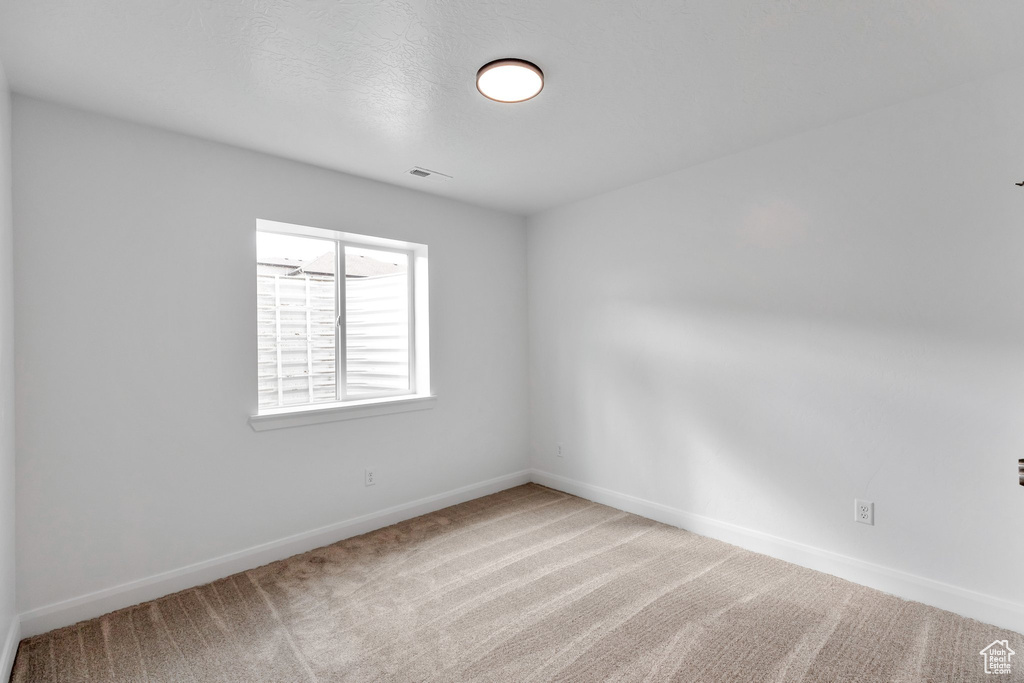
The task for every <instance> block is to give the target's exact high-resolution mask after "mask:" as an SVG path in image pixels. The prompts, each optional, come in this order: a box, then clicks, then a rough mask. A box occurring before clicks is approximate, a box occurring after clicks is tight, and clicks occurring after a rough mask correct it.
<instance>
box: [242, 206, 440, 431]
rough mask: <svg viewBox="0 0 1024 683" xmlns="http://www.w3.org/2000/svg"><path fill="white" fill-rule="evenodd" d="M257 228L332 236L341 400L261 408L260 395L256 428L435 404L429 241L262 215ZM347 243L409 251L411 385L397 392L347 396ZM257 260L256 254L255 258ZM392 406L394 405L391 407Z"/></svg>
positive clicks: (254, 418)
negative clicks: (429, 303)
mask: <svg viewBox="0 0 1024 683" xmlns="http://www.w3.org/2000/svg"><path fill="white" fill-rule="evenodd" d="M256 231H257V232H271V233H276V234H283V235H294V236H298V237H310V238H314V239H323V240H329V241H331V242H334V243H335V244H336V247H335V272H336V273H338V274H339V275H341V277H337V285H336V287H337V289H336V296H337V297H338V298H337V300H336V302H335V320H336V325H337V331H336V333H335V380H336V394H335V395H336V397H337V398H338V400H336V401H324V402H321V403H304V404H299V405H294V406H277V407H272V408H262V409H261V408H260V407H259V398H258V396H257V398H256V410H255V412H254V413H253V414H252V415H251V416H250V418H249V423H250V425H251V426H252V428H253V429H255V430H257V431H262V430H263V429H274V428H277V427H291V426H297V425H300V424H314V423H318V422H326V421H331V420H348V419H352V418H355V417H369V416H371V415H381V414H386V413H391V412H406V411H409V410H423V409H426V408H431V407H433V401H434V396H433V395H432V394H431V393H430V333H429V317H428V301H429V291H428V276H427V246H426V245H424V244H417V243H415V242H407V241H403V240H394V239H389V238H385V237H376V236H372V235H362V234H357V233H351V232H342V231H339V230H328V229H325V228H314V227H310V226H305V225H296V224H292V223H282V222H279V221H270V220H264V219H257V221H256ZM346 247H354V248H357V249H374V250H380V251H389V252H393V253H401V254H406V255H407V257H408V259H409V261H408V268H409V270H408V278H407V279H408V288H409V347H410V348H409V389H408V390H396V391H393V392H375V393H373V394H360V395H359V396H358V397H357V398H352V399H346V398H345V392H346V389H347V384H348V381H347V368H346V365H347V361H348V353H347V351H345V352H344V353H343V352H342V351H343V350H345V348H346V345H347V315H346V314H347V311H346V307H345V305H344V304H345V301H346V290H345V286H346V282H345V280H346V278H345V277H344V272H345V271H344V254H345V248H346ZM253 261H254V262H255V258H254V259H253ZM389 406H390V409H388V408H389Z"/></svg>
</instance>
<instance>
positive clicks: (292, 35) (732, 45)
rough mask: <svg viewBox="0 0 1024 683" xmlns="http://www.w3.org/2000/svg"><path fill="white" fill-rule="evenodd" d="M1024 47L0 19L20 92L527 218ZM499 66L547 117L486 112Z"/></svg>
mask: <svg viewBox="0 0 1024 683" xmlns="http://www.w3.org/2000/svg"><path fill="white" fill-rule="evenodd" d="M1022 35H1024V2H1020V0H985V2H978V0H964V1H951V0H901V1H900V2H893V0H859V1H856V2H851V1H845V0H842V1H841V0H833V1H825V0H804V1H797V0H742V1H741V0H671V1H662V0H649V1H646V2H640V1H638V0H633V1H629V0H407V1H399V0H378V1H374V0H359V1H356V0H145V1H143V2H140V1H139V0H0V60H2V61H3V64H4V66H5V68H6V70H7V72H8V77H9V80H10V81H11V85H12V87H13V88H14V89H15V90H16V91H18V92H22V93H25V94H29V95H34V96H38V97H41V98H45V99H50V100H55V101H58V102H64V103H68V104H72V105H76V106H80V107H83V108H86V109H91V110H96V111H100V112H105V113H110V114H113V115H116V116H121V117H125V118H129V119H134V120H138V121H142V122H146V123H151V124H155V125H158V126H162V127H166V128H170V129H174V130H180V131H184V132H187V133H191V134H194V135H199V136H202V137H207V138H211V139H216V140H221V141H225V142H229V143H233V144H237V145H241V146H244V147H249V148H252V149H257V150H261V151H266V152H270V153H273V154H277V155H280V156H284V157H289V158H293V159H298V160H301V161H306V162H310V163H313V164H317V165H321V166H325V167H329V168H334V169H338V170H342V171H347V172H350V173H355V174H358V175H362V176H367V177H370V178H375V179H378V180H383V181H386V182H390V183H396V184H400V185H406V186H409V187H415V188H419V189H423V190H425V191H428V192H436V193H437V194H443V195H447V196H451V197H455V198H458V199H462V200H465V201H469V202H472V203H476V204H481V205H485V206H491V207H495V208H501V209H506V210H509V211H513V212H517V213H527V214H528V213H533V212H536V211H538V210H541V209H544V208H547V207H551V206H554V205H558V204H562V203H565V202H569V201H572V200H575V199H579V198H582V197H585V196H589V195H592V194H596V193H598V192H601V191H605V190H608V189H612V188H615V187H620V186H623V185H627V184H630V183H633V182H637V181H640V180H643V179H645V178H649V177H652V176H656V175H659V174H662V173H665V172H668V171H670V170H674V169H677V168H681V167H683V166H687V165H691V164H694V163H698V162H700V161H705V160H708V159H710V158H714V157H717V156H721V155H724V154H728V153H730V152H733V151H737V150H739V149H743V148H745V147H750V146H753V145H756V144H759V143H762V142H766V141H769V140H772V139H777V138H779V137H782V136H785V135H788V134H791V133H794V132H798V131H801V130H806V129H808V128H812V127H815V126H820V125H823V124H826V123H829V122H831V121H835V120H838V119H841V118H846V117H848V116H851V115H854V114H857V113H860V112H863V111H867V110H870V109H874V108H877V107H880V106H884V105H887V104H892V103H895V102H898V101H900V100H904V99H907V98H910V97H913V96H916V95H921V94H924V93H927V92H930V91H934V90H936V89H940V88H943V87H948V86H952V85H955V84H957V83H961V82H964V81H966V80H970V79H972V78H977V77H980V76H984V75H987V74H989V73H994V72H996V71H1000V70H1004V69H1007V68H1011V67H1014V66H1017V65H1019V64H1020V63H1021V61H1022V59H1024V39H1022V38H1021V36H1022ZM507 56H515V57H523V58H525V59H529V60H530V61H533V62H535V63H536V64H538V65H540V66H541V68H543V69H544V71H545V72H546V75H547V83H546V87H545V89H544V92H543V93H541V95H540V96H539V97H537V98H536V99H534V100H531V101H529V102H526V103H522V104H517V105H502V104H497V103H495V102H491V101H489V100H486V99H484V98H483V97H481V96H480V95H479V94H478V93H477V91H476V89H475V85H474V75H475V73H476V70H477V68H478V67H479V66H480V65H482V64H484V63H486V62H489V61H491V60H492V59H496V58H500V57H507ZM414 165H416V166H423V167H426V168H430V169H435V170H438V171H441V172H443V173H446V174H449V175H452V176H454V179H453V180H450V181H448V182H444V183H442V182H432V181H430V180H421V179H417V178H414V177H411V176H407V175H404V172H405V171H406V170H407V169H409V168H410V167H412V166H414Z"/></svg>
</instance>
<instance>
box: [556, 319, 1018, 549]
mask: <svg viewBox="0 0 1024 683" xmlns="http://www.w3.org/2000/svg"><path fill="white" fill-rule="evenodd" d="M720 310H721V309H719V310H718V312H715V313H710V312H706V311H702V310H699V309H686V308H681V307H676V306H665V307H658V306H652V305H650V304H634V303H631V302H629V301H626V300H621V299H620V300H617V301H613V302H611V303H609V304H608V305H607V307H605V308H604V309H603V310H602V311H601V312H600V313H599V314H597V315H592V316H589V317H588V319H586V320H584V324H583V325H582V326H581V328H580V330H579V333H580V334H581V335H586V339H587V343H586V344H580V345H579V348H580V349H582V350H581V352H580V354H579V356H578V357H577V359H576V362H575V363H574V364H575V365H576V367H575V368H574V373H575V374H576V375H577V377H578V378H579V380H580V381H579V383H578V384H575V386H578V387H580V392H579V395H578V396H576V397H575V402H574V403H575V406H576V407H575V412H576V414H575V416H574V417H573V418H572V419H574V420H576V421H578V424H577V429H575V430H573V431H574V432H575V433H576V434H578V435H580V437H581V441H580V443H579V447H581V448H582V452H584V453H586V454H587V456H586V458H582V459H580V461H578V462H576V463H573V465H574V466H576V467H578V469H577V470H576V474H575V476H578V477H579V478H581V479H583V480H585V481H589V482H592V483H598V484H600V483H602V482H604V485H612V484H614V485H612V488H615V489H616V490H619V491H622V492H625V493H629V494H632V495H636V496H639V497H641V498H645V499H648V500H653V501H656V502H661V503H664V504H668V505H671V506H673V507H677V508H681V509H684V510H687V511H690V512H694V513H697V514H702V515H707V516H709V517H713V518H715V519H718V520H722V521H728V522H733V523H736V524H740V525H742V526H745V527H749V528H754V529H758V530H760V531H764V532H767V533H771V534H776V535H779V536H782V537H784V538H793V539H799V540H801V541H803V542H806V543H810V544H812V545H816V546H818V547H823V548H827V549H831V550H835V551H837V552H844V553H849V554H854V555H856V556H858V557H865V558H869V557H870V556H871V553H870V546H871V544H882V545H892V546H893V547H892V549H891V551H890V552H887V553H886V555H885V557H894V556H895V557H899V556H901V555H900V553H901V552H907V553H911V554H919V553H918V550H919V549H920V548H922V547H927V546H928V545H931V546H933V547H942V546H946V547H948V546H949V545H950V544H956V547H958V548H960V552H962V553H968V554H969V553H971V552H972V551H973V552H977V553H982V554H983V553H985V552H986V551H987V552H991V548H992V547H993V545H995V546H998V545H999V544H1000V543H1001V542H1002V539H1004V538H1005V536H1004V535H1003V534H1004V533H1005V532H1006V531H1007V530H1006V528H1005V526H1004V527H1003V528H1002V531H999V532H998V534H996V532H995V531H987V529H989V528H991V527H992V526H993V525H992V524H991V522H992V520H993V518H996V519H1002V518H1003V517H1005V516H1007V515H1008V513H1009V512H1010V510H1009V506H1010V505H1011V504H1012V503H1014V502H1019V501H1017V499H1016V498H1012V499H1010V498H1008V497H1007V496H1012V495H1014V494H1017V497H1018V498H1019V487H1017V486H1016V477H1015V474H1016V461H1017V458H1018V457H1019V455H1018V451H1019V450H1020V447H1021V444H1020V436H1019V434H1018V433H1017V432H1018V431H1019V430H1018V429H1016V428H1015V425H1017V424H1018V423H1019V419H1020V417H1019V416H1020V415H1021V414H1024V351H1022V350H1021V349H1019V348H1009V347H990V348H985V347H982V346H980V345H978V344H970V343H966V342H965V343H962V344H955V343H949V342H945V341H944V342H939V341H936V340H935V339H930V338H926V337H923V336H920V335H915V334H911V333H909V332H907V333H901V332H899V331H894V330H882V329H874V330H872V329H865V328H855V327H844V326H842V325H840V324H826V323H821V322H816V321H813V320H802V319H794V318H789V319H787V318H780V317H778V316H777V315H773V316H770V317H769V316H766V315H765V316H759V315H754V314H743V313H733V314H725V313H721V312H720ZM1004 465H1005V467H1004ZM1004 470H1005V471H1004ZM1004 484H1005V486H1004ZM963 491H973V492H983V494H982V496H981V497H980V498H979V499H978V500H973V501H966V500H964V497H963V493H962V492H963ZM1007 492H1009V493H1007ZM855 497H859V498H867V499H869V500H874V501H876V503H877V505H878V520H877V524H878V527H877V528H876V529H875V530H873V531H872V533H873V535H871V536H863V535H859V536H858V535H857V532H858V529H856V528H853V529H851V526H855V525H852V524H851V522H852V506H853V499H854V498H855ZM1000 501H1003V502H1005V505H1003V507H1000V505H1001V504H1002V503H1000ZM1006 501H1010V502H1006ZM951 502H953V504H951ZM1004 521H1005V522H1006V523H1007V524H1010V525H1014V526H1016V527H1018V528H1016V529H1014V530H1013V531H1012V532H1011V535H1013V534H1015V535H1016V537H1021V536H1024V520H1021V519H1020V517H1019V515H1018V516H1016V518H1015V519H1013V520H1010V519H1005V520H1004ZM936 529H941V530H942V531H941V535H939V534H936V532H935V530H936ZM929 530H930V531H929ZM859 531H863V528H862V529H860V530H859ZM996 535H998V536H999V538H995V536H996ZM989 536H991V538H989ZM865 549H867V550H865ZM893 552H895V553H896V555H893V554H892V553H893ZM1014 552H1017V553H1018V554H1019V555H1021V556H1020V557H1019V558H1017V561H1024V553H1021V552H1020V551H1019V550H1018V551H1014ZM1007 559H1009V558H1007ZM908 562H910V560H909V559H908ZM908 569H909V568H908Z"/></svg>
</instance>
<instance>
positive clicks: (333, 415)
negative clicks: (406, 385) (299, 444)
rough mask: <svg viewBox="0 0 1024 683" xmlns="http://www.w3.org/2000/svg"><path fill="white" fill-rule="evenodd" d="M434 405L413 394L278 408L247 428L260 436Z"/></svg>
mask: <svg viewBox="0 0 1024 683" xmlns="http://www.w3.org/2000/svg"><path fill="white" fill-rule="evenodd" d="M436 402H437V397H436V396H425V395H423V394H413V395H411V396H397V397H395V396H389V397H385V398H371V399H367V400H365V401H351V402H348V403H343V404H338V403H328V404H326V405H322V406H301V407H297V408H278V409H276V410H275V411H274V412H270V413H262V414H260V415H253V416H251V417H250V418H249V425H250V426H251V427H252V428H253V429H254V430H256V431H257V432H262V431H265V430H268V429H284V428H286V427H301V426H303V425H312V424H320V423H321V422H336V421H338V420H355V419H357V418H361V417H376V416H377V415H389V414H391V413H407V412H410V411H413V410H430V409H431V408H433V407H434V403H436Z"/></svg>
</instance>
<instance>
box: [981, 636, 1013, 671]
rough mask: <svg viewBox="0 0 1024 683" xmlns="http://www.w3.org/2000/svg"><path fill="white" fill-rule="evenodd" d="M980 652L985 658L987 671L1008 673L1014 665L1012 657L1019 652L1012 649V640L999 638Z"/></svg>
mask: <svg viewBox="0 0 1024 683" xmlns="http://www.w3.org/2000/svg"><path fill="white" fill-rule="evenodd" d="M979 654H980V655H981V656H982V657H984V658H985V673H987V674H1008V673H1010V668H1011V667H1012V666H1013V664H1012V663H1011V662H1010V657H1013V656H1014V655H1015V654H1017V653H1016V652H1014V651H1013V650H1011V649H1010V641H1008V640H997V641H995V642H993V643H992V644H991V645H989V646H988V647H986V648H985V649H984V650H982V651H981V652H980V653H979Z"/></svg>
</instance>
